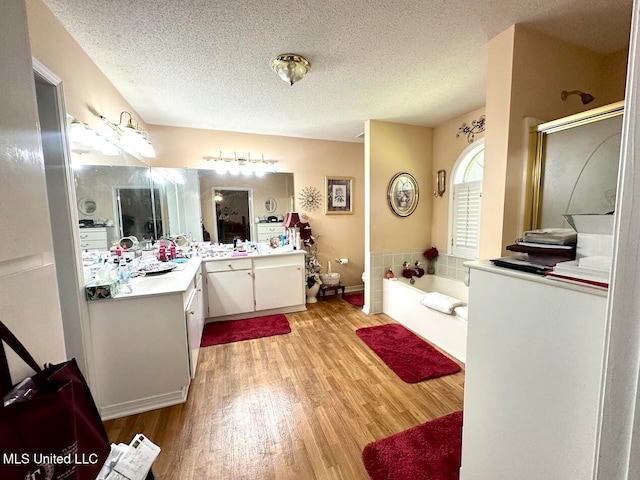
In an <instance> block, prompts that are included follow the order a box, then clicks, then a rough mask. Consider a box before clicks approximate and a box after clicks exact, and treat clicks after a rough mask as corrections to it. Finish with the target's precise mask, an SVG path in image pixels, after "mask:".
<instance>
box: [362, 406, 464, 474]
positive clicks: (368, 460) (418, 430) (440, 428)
mask: <svg viewBox="0 0 640 480" xmlns="http://www.w3.org/2000/svg"><path fill="white" fill-rule="evenodd" d="M461 450H462V412H454V413H450V414H449V415H445V416H444V417H440V418H436V419H435V420H432V421H430V422H427V423H423V424H422V425H418V426H417V427H413V428H410V429H409V430H405V431H404V432H400V433H397V434H395V435H392V436H390V437H387V438H383V439H382V440H378V441H376V442H373V443H370V444H369V445H367V446H366V447H364V451H363V452H362V461H363V462H364V466H365V468H366V469H367V472H368V473H369V476H370V477H371V480H410V479H425V480H458V479H459V478H460V455H461Z"/></svg>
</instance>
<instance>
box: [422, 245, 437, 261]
mask: <svg viewBox="0 0 640 480" xmlns="http://www.w3.org/2000/svg"><path fill="white" fill-rule="evenodd" d="M438 254H439V252H438V249H437V248H436V247H431V248H428V249H426V250H425V251H424V252H422V255H423V256H424V258H426V259H427V260H433V259H436V258H438Z"/></svg>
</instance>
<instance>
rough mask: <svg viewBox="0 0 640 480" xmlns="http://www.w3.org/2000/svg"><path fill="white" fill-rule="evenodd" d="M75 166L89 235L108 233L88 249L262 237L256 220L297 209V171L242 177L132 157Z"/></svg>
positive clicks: (85, 159) (81, 160)
mask: <svg viewBox="0 0 640 480" xmlns="http://www.w3.org/2000/svg"><path fill="white" fill-rule="evenodd" d="M74 155H76V154H74ZM73 165H74V179H75V190H76V198H77V199H78V201H77V205H78V218H79V221H80V228H81V229H82V230H83V232H82V234H81V239H83V238H89V237H90V238H96V235H97V234H98V233H99V232H104V235H103V236H102V237H100V238H101V241H100V242H98V241H93V240H92V241H88V240H86V241H84V240H83V241H82V242H81V248H83V249H106V248H108V247H110V246H111V245H113V244H115V243H117V242H119V240H120V239H121V238H125V237H136V238H137V239H138V240H139V241H140V245H141V246H144V245H145V243H144V240H148V239H151V238H153V239H158V238H161V237H172V238H178V237H180V238H187V239H189V240H195V241H203V240H211V241H213V242H217V241H220V242H231V241H232V240H233V239H234V238H239V239H243V240H244V239H246V240H251V241H256V240H257V237H258V236H257V224H256V222H259V221H263V222H268V221H274V219H275V220H276V221H282V219H283V217H284V214H285V213H286V212H287V211H290V210H292V209H293V174H291V173H269V174H265V175H264V176H262V177H246V176H238V177H234V176H231V175H220V174H217V173H216V172H215V171H213V170H203V169H201V170H196V169H187V168H160V167H149V166H147V165H145V164H144V163H142V162H140V161H138V160H136V159H135V158H133V157H131V156H130V155H127V154H123V155H121V156H117V157H112V156H104V155H100V154H82V155H79V156H74V161H73ZM216 192H217V193H218V194H221V195H219V196H216ZM89 229H94V230H92V231H91V232H90V231H89ZM101 234H102V233H101ZM103 237H104V238H103Z"/></svg>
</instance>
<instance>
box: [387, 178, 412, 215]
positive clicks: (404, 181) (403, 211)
mask: <svg viewBox="0 0 640 480" xmlns="http://www.w3.org/2000/svg"><path fill="white" fill-rule="evenodd" d="M418 194H419V191H418V182H417V181H416V179H415V177H414V176H413V175H411V174H410V173H406V172H401V173H396V174H395V175H394V176H393V178H392V179H391V181H390V182H389V190H388V191H387V200H388V201H389V207H390V208H391V211H393V213H395V214H396V215H398V216H399V217H408V216H409V215H411V214H412V213H413V212H414V211H415V209H416V207H417V206H418Z"/></svg>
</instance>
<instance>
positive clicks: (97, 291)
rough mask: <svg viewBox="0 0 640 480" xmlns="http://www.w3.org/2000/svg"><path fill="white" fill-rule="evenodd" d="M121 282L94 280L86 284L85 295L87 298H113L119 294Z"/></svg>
mask: <svg viewBox="0 0 640 480" xmlns="http://www.w3.org/2000/svg"><path fill="white" fill-rule="evenodd" d="M119 287H120V284H119V283H118V281H117V280H111V281H108V282H92V283H90V284H88V285H86V286H85V295H86V297H87V300H89V301H92V300H102V299H103V298H112V297H115V296H116V295H117V294H118V291H119V290H120V288H119Z"/></svg>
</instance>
